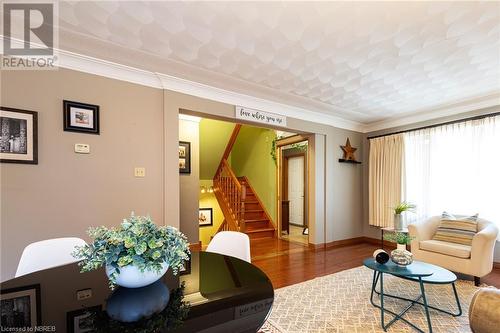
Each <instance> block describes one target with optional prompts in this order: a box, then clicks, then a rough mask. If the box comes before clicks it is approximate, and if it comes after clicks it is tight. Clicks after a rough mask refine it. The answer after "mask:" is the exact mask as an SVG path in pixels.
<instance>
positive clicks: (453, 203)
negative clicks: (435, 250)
mask: <svg viewBox="0 0 500 333" xmlns="http://www.w3.org/2000/svg"><path fill="white" fill-rule="evenodd" d="M404 139H405V177H404V178H405V193H406V200H407V201H409V202H412V203H415V204H416V205H417V211H416V214H414V216H413V218H414V219H416V220H421V219H424V218H427V217H429V216H433V215H440V214H441V213H442V212H443V211H448V212H450V213H452V214H463V215H466V214H467V215H469V214H470V215H472V214H475V213H479V217H480V218H484V219H487V220H490V221H492V222H495V223H496V224H497V226H500V116H491V117H486V118H483V119H479V120H471V121H466V122H461V123H456V124H450V125H443V126H438V127H434V128H428V129H423V130H419V131H414V132H408V133H405V136H404Z"/></svg>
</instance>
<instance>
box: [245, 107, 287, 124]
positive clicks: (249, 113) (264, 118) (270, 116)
mask: <svg viewBox="0 0 500 333" xmlns="http://www.w3.org/2000/svg"><path fill="white" fill-rule="evenodd" d="M236 119H241V120H247V121H251V122H254V123H260V124H269V125H277V126H286V117H285V116H282V115H279V114H275V113H269V112H264V111H259V110H254V109H250V108H245V107H242V106H237V107H236Z"/></svg>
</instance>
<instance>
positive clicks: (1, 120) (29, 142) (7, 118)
mask: <svg viewBox="0 0 500 333" xmlns="http://www.w3.org/2000/svg"><path fill="white" fill-rule="evenodd" d="M0 162H2V163H25V164H38V113H37V112H35V111H27V110H20V109H13V108H7V107H3V106H2V107H0Z"/></svg>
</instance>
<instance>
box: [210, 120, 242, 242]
mask: <svg viewBox="0 0 500 333" xmlns="http://www.w3.org/2000/svg"><path fill="white" fill-rule="evenodd" d="M240 129H241V124H236V125H235V126H234V129H233V133H232V134H231V137H230V138H229V141H228V143H227V146H226V149H225V150H224V154H223V155H222V159H221V161H220V163H219V166H218V168H217V171H216V172H215V176H214V192H215V197H216V198H217V201H218V202H219V206H220V207H221V209H222V211H223V213H224V217H225V220H224V222H223V223H222V224H221V226H220V227H219V229H218V230H217V232H219V231H223V230H230V231H245V219H244V216H245V198H246V187H245V185H241V183H240V181H239V180H238V178H237V177H236V175H235V174H234V171H233V169H232V168H231V165H229V162H228V161H227V158H228V157H229V154H230V153H231V150H232V149H233V146H234V143H235V142H236V139H237V137H238V133H239V132H240Z"/></svg>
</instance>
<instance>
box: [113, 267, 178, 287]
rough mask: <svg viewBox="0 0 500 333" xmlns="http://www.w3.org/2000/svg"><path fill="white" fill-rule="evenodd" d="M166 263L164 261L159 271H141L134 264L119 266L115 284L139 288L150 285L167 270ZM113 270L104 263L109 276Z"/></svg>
mask: <svg viewBox="0 0 500 333" xmlns="http://www.w3.org/2000/svg"><path fill="white" fill-rule="evenodd" d="M168 267H169V266H168V263H167V262H164V263H163V264H162V268H161V270H160V271H159V272H156V271H154V270H145V271H144V272H141V271H140V270H139V269H138V268H137V267H136V266H134V265H127V266H124V267H120V273H118V276H117V277H116V284H117V285H119V286H122V287H126V288H140V287H144V286H147V285H150V284H152V283H154V282H156V281H158V280H159V279H160V278H161V277H162V276H163V275H164V274H165V273H166V272H167V270H168ZM112 272H113V268H112V267H111V266H109V265H106V274H107V275H108V278H109V276H110V275H111V273H112Z"/></svg>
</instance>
